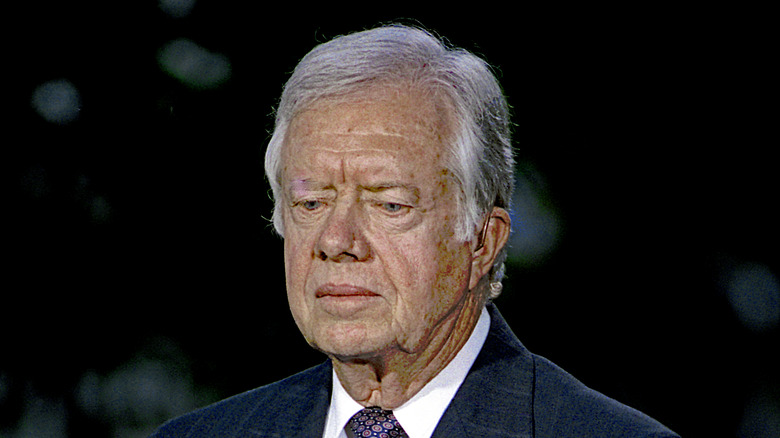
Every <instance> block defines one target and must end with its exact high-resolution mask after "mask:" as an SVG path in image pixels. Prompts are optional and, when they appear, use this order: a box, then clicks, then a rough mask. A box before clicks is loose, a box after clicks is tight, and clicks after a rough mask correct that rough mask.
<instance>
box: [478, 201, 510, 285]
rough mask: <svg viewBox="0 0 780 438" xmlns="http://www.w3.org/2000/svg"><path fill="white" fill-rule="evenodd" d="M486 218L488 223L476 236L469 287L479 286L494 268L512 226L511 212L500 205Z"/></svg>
mask: <svg viewBox="0 0 780 438" xmlns="http://www.w3.org/2000/svg"><path fill="white" fill-rule="evenodd" d="M485 220H486V221H488V223H487V224H484V223H483V225H482V226H481V227H480V228H479V231H478V235H477V236H476V237H475V238H474V243H473V247H474V253H473V254H472V257H473V258H472V260H471V278H470V280H469V289H474V288H475V287H477V285H478V284H479V281H480V280H481V279H482V277H484V276H485V275H487V273H488V272H490V269H492V268H493V263H494V262H495V261H496V257H498V254H499V253H500V252H501V249H502V248H503V247H504V245H506V241H507V240H508V239H509V230H510V229H511V228H512V220H511V219H510V218H509V213H507V211H506V210H504V209H503V208H500V207H493V210H492V211H491V212H490V216H488V217H487V218H486V219H485ZM483 230H484V234H483Z"/></svg>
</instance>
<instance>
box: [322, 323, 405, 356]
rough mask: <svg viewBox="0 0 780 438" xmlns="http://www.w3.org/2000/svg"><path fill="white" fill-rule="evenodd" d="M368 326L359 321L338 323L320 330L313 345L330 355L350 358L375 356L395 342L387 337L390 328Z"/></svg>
mask: <svg viewBox="0 0 780 438" xmlns="http://www.w3.org/2000/svg"><path fill="white" fill-rule="evenodd" d="M367 327H368V326H367V325H366V324H359V323H341V324H336V325H335V326H330V327H328V328H327V329H326V330H322V331H320V333H319V335H318V336H315V338H314V342H312V343H311V345H312V347H314V348H316V349H317V350H320V351H322V352H323V353H325V354H327V355H328V356H335V357H337V358H339V359H340V360H349V359H361V358H370V357H374V356H376V355H377V354H378V353H379V352H381V351H383V350H387V349H388V348H389V347H390V346H391V345H392V344H393V342H394V341H393V340H392V339H389V338H388V337H387V333H388V332H389V331H388V330H378V329H377V328H376V327H372V329H371V330H369V329H367Z"/></svg>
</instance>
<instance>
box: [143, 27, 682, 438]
mask: <svg viewBox="0 0 780 438" xmlns="http://www.w3.org/2000/svg"><path fill="white" fill-rule="evenodd" d="M266 173H267V176H268V179H269V181H270V183H271V187H272V189H273V193H274V198H275V202H276V207H275V210H274V224H275V227H276V229H277V231H278V232H279V234H280V235H282V236H284V260H285V274H286V286H287V295H288V299H289V303H290V309H291V310H292V314H293V317H294V319H295V322H296V323H297V325H298V327H299V328H300V330H301V332H302V333H303V336H304V337H305V338H306V340H307V341H308V342H309V344H311V346H312V347H314V348H316V349H317V350H320V351H322V352H323V353H325V354H326V355H327V356H328V359H329V360H328V361H326V362H325V363H324V364H322V365H321V366H318V367H316V368H313V369H310V370H307V371H304V372H302V373H300V374H297V375H294V376H292V377H290V378H288V379H286V380H283V381H281V382H277V383H274V384H271V385H268V386H264V387H261V388H258V389H255V390H253V391H249V392H247V393H245V394H241V395H238V396H235V397H232V398H230V399H227V400H224V401H222V402H220V403H217V404H215V405H212V406H209V407H206V408H204V409H201V410H199V411H196V412H194V413H191V414H188V415H185V416H183V417H180V418H178V419H175V420H172V421H171V422H169V423H167V424H166V425H164V426H163V427H162V428H161V429H160V430H158V431H157V432H156V434H155V435H154V436H155V437H159V438H162V437H189V438H194V437H244V436H247V437H248V436H258V437H259V436H267V437H327V438H340V437H393V436H400V437H410V438H423V437H425V438H427V437H469V438H474V437H521V436H522V437H525V436H536V437H569V436H571V437H574V436H583V437H585V436H587V437H591V436H592V437H607V436H616V437H617V436H620V437H650V436H653V437H662V436H663V437H672V436H676V435H675V434H674V433H672V432H670V431H669V430H668V429H666V428H665V427H663V426H662V425H661V424H659V423H657V422H656V421H654V420H652V419H651V418H649V417H647V416H645V415H644V414H641V413H639V412H637V411H635V410H633V409H631V408H628V407H626V406H624V405H621V404H620V403H618V402H616V401H614V400H612V399H609V398H607V397H605V396H603V395H601V394H599V393H597V392H595V391H593V390H591V389H589V388H587V387H585V386H584V385H583V384H581V383H580V382H578V381H577V380H575V379H574V378H573V377H572V376H570V375H569V374H567V373H565V372H564V371H562V370H561V369H559V368H557V367H556V366H555V365H553V364H552V363H550V362H549V361H547V360H545V359H543V358H541V357H539V356H536V355H534V354H531V353H530V352H528V351H527V350H526V349H525V348H524V347H523V345H522V344H521V343H520V341H519V340H518V339H517V338H516V337H515V335H514V334H513V333H512V331H511V330H510V329H509V327H508V326H507V325H506V323H505V322H504V320H503V319H502V317H501V314H500V313H499V312H498V310H497V308H496V307H495V306H494V305H493V304H491V300H492V299H493V298H495V297H496V296H497V295H498V294H499V293H500V292H501V276H502V273H503V261H504V259H505V254H506V253H505V244H506V241H507V238H508V236H509V230H510V218H509V214H508V213H507V209H508V208H509V206H508V203H509V199H510V198H511V191H512V180H513V159H512V152H511V146H510V138H509V120H508V111H507V105H506V102H505V99H504V97H503V95H502V92H501V89H500V87H499V85H498V83H497V81H496V79H495V77H494V76H493V75H492V74H491V72H490V69H489V68H488V66H487V65H486V64H485V63H484V62H483V61H482V60H481V59H479V58H477V57H475V56H474V55H472V54H470V53H468V52H466V51H463V50H456V49H450V48H447V47H445V46H444V45H443V44H442V43H441V42H440V41H439V40H437V39H436V38H434V37H432V36H431V35H430V34H428V33H426V32H425V31H422V30H419V29H415V28H409V27H403V26H388V27H381V28H377V29H373V30H369V31H364V32H359V33H355V34H351V35H347V36H343V37H339V38H336V39H334V40H332V41H330V42H328V43H325V44H322V45H320V46H318V47H316V48H315V49H313V50H312V51H311V52H310V53H309V54H308V55H307V56H306V57H305V58H304V59H303V60H302V61H301V62H300V63H299V65H298V66H297V67H296V69H295V71H294V73H293V74H292V77H291V78H290V79H289V81H288V82H287V84H286V85H285V88H284V92H283V94H282V98H281V101H280V104H279V108H278V111H277V117H276V127H275V132H274V134H273V137H272V139H271V141H270V144H269V145H268V150H267V154H266Z"/></svg>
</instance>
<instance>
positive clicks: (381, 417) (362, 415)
mask: <svg viewBox="0 0 780 438" xmlns="http://www.w3.org/2000/svg"><path fill="white" fill-rule="evenodd" d="M349 428H350V429H351V430H352V433H353V434H354V436H355V437H356V438H369V437H376V438H392V437H399V438H400V437H406V432H404V430H403V428H402V427H401V425H400V424H398V420H396V418H395V415H393V411H386V410H384V409H382V408H379V407H376V406H374V407H370V408H365V409H363V410H361V411H360V412H358V413H357V414H355V415H353V416H352V418H351V419H350V420H349Z"/></svg>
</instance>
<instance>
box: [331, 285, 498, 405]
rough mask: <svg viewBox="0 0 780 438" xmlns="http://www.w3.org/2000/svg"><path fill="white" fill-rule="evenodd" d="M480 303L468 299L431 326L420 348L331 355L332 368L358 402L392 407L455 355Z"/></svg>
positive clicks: (437, 371)
mask: <svg viewBox="0 0 780 438" xmlns="http://www.w3.org/2000/svg"><path fill="white" fill-rule="evenodd" d="M470 295H472V296H474V295H478V294H470ZM483 306H484V304H483V303H482V300H479V302H473V301H471V300H469V299H467V300H466V301H465V302H464V303H462V305H461V306H459V308H457V309H455V310H454V311H453V312H452V313H450V315H449V316H448V317H447V318H445V319H444V320H443V321H442V322H441V323H440V324H438V325H437V327H436V328H434V329H433V331H432V333H431V335H430V341H429V342H428V344H427V345H426V347H425V348H424V349H422V350H421V351H419V352H413V353H410V352H407V351H403V350H402V349H400V348H397V347H396V348H388V349H387V350H386V351H381V352H377V353H376V354H375V355H372V356H371V357H363V358H342V357H334V356H331V361H332V362H333V368H334V370H335V371H336V374H337V375H338V377H339V380H340V381H341V384H342V385H343V386H344V389H345V390H346V391H347V393H348V394H349V395H350V396H351V397H352V398H353V399H354V400H355V401H357V402H358V403H360V404H361V405H363V406H366V407H368V406H380V407H382V408H384V409H395V408H397V407H399V406H401V405H403V404H404V403H406V402H407V401H409V400H410V399H411V398H412V397H414V395H415V394H417V393H418V392H419V391H420V390H421V389H422V388H423V387H424V386H425V385H426V384H427V383H428V382H430V381H431V380H432V379H433V378H434V377H436V375H437V374H439V372H441V371H442V370H443V369H444V368H445V367H446V366H447V365H448V364H449V363H450V362H451V361H452V359H454V358H455V356H456V355H457V354H458V352H459V351H460V350H461V348H463V346H464V345H465V344H466V342H467V341H468V339H469V337H470V336H471V333H472V331H473V330H474V327H475V326H476V325H477V321H478V320H479V316H480V313H481V311H482V307H483Z"/></svg>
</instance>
